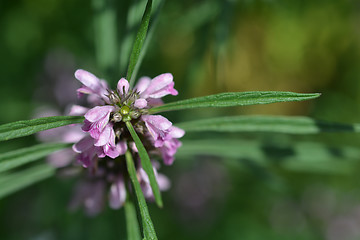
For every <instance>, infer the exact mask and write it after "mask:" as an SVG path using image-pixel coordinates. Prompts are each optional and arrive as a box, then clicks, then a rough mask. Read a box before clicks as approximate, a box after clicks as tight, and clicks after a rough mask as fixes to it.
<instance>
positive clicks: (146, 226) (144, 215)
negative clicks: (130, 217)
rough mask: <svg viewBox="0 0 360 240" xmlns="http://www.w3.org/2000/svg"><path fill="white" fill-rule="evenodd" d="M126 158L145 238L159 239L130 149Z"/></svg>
mask: <svg viewBox="0 0 360 240" xmlns="http://www.w3.org/2000/svg"><path fill="white" fill-rule="evenodd" d="M125 158H126V165H127V169H128V173H129V176H130V180H131V182H132V184H133V186H134V189H135V194H136V197H137V200H138V204H139V209H140V215H141V219H142V225H143V233H144V238H145V239H157V237H156V232H155V229H154V225H153V223H152V221H151V218H150V214H149V210H148V207H147V205H146V201H145V198H144V195H143V193H142V190H141V186H140V183H139V181H138V179H137V175H136V169H135V166H134V160H133V159H132V156H131V153H130V152H129V151H127V152H126V153H125Z"/></svg>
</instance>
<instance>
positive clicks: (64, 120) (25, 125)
mask: <svg viewBox="0 0 360 240" xmlns="http://www.w3.org/2000/svg"><path fill="white" fill-rule="evenodd" d="M83 121H84V117H78V116H57V117H45V118H37V119H32V120H24V121H18V122H13V123H7V124H3V125H0V141H6V140H9V139H13V138H18V137H24V136H28V135H31V134H34V133H36V132H40V131H44V130H48V129H51V128H57V127H62V126H65V125H70V124H74V123H81V122H83Z"/></svg>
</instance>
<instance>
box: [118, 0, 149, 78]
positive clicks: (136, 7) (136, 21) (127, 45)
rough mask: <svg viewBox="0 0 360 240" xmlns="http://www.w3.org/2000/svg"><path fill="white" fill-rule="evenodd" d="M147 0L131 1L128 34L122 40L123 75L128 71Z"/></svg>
mask: <svg viewBox="0 0 360 240" xmlns="http://www.w3.org/2000/svg"><path fill="white" fill-rule="evenodd" d="M146 2H147V0H135V1H131V3H130V6H129V9H128V11H127V17H126V33H125V35H124V36H123V37H122V39H121V43H120V56H119V60H120V62H119V64H120V65H119V70H120V72H121V73H123V72H125V71H126V67H127V65H128V62H129V59H130V54H131V50H132V46H133V42H134V40H135V35H136V31H137V30H138V29H137V27H138V26H140V22H141V18H142V15H143V14H144V5H145V4H146Z"/></svg>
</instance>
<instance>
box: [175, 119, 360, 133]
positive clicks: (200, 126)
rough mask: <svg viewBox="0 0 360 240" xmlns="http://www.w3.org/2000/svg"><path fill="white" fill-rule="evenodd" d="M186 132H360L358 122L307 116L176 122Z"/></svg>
mask: <svg viewBox="0 0 360 240" xmlns="http://www.w3.org/2000/svg"><path fill="white" fill-rule="evenodd" d="M176 126H178V127H180V128H182V129H184V130H185V131H186V132H199V131H215V132H278V133H290V134H315V133H321V132H360V125H359V124H342V123H331V122H324V121H317V120H314V119H311V118H309V117H302V116H299V117H287V116H234V117H218V118H209V119H201V120H196V121H189V122H183V123H179V124H176Z"/></svg>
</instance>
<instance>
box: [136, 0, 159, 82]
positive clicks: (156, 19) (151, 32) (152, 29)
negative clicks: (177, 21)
mask: <svg viewBox="0 0 360 240" xmlns="http://www.w3.org/2000/svg"><path fill="white" fill-rule="evenodd" d="M164 3H165V1H164V0H160V1H158V2H157V6H154V7H155V8H156V12H155V13H154V14H153V15H154V17H153V20H152V23H151V26H150V29H149V31H148V34H147V37H146V39H145V42H144V45H143V47H142V49H141V51H140V55H139V58H138V60H137V62H136V64H135V67H134V70H133V74H132V76H131V79H130V80H129V81H130V86H131V87H132V86H133V85H134V82H135V79H136V76H137V73H138V71H139V69H140V66H141V63H142V60H143V59H144V57H145V54H146V51H147V49H148V48H149V45H150V42H151V40H152V38H153V36H154V32H155V29H156V26H157V24H158V22H159V15H160V12H161V9H162V7H163V5H164ZM154 5H156V2H155V3H154Z"/></svg>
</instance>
